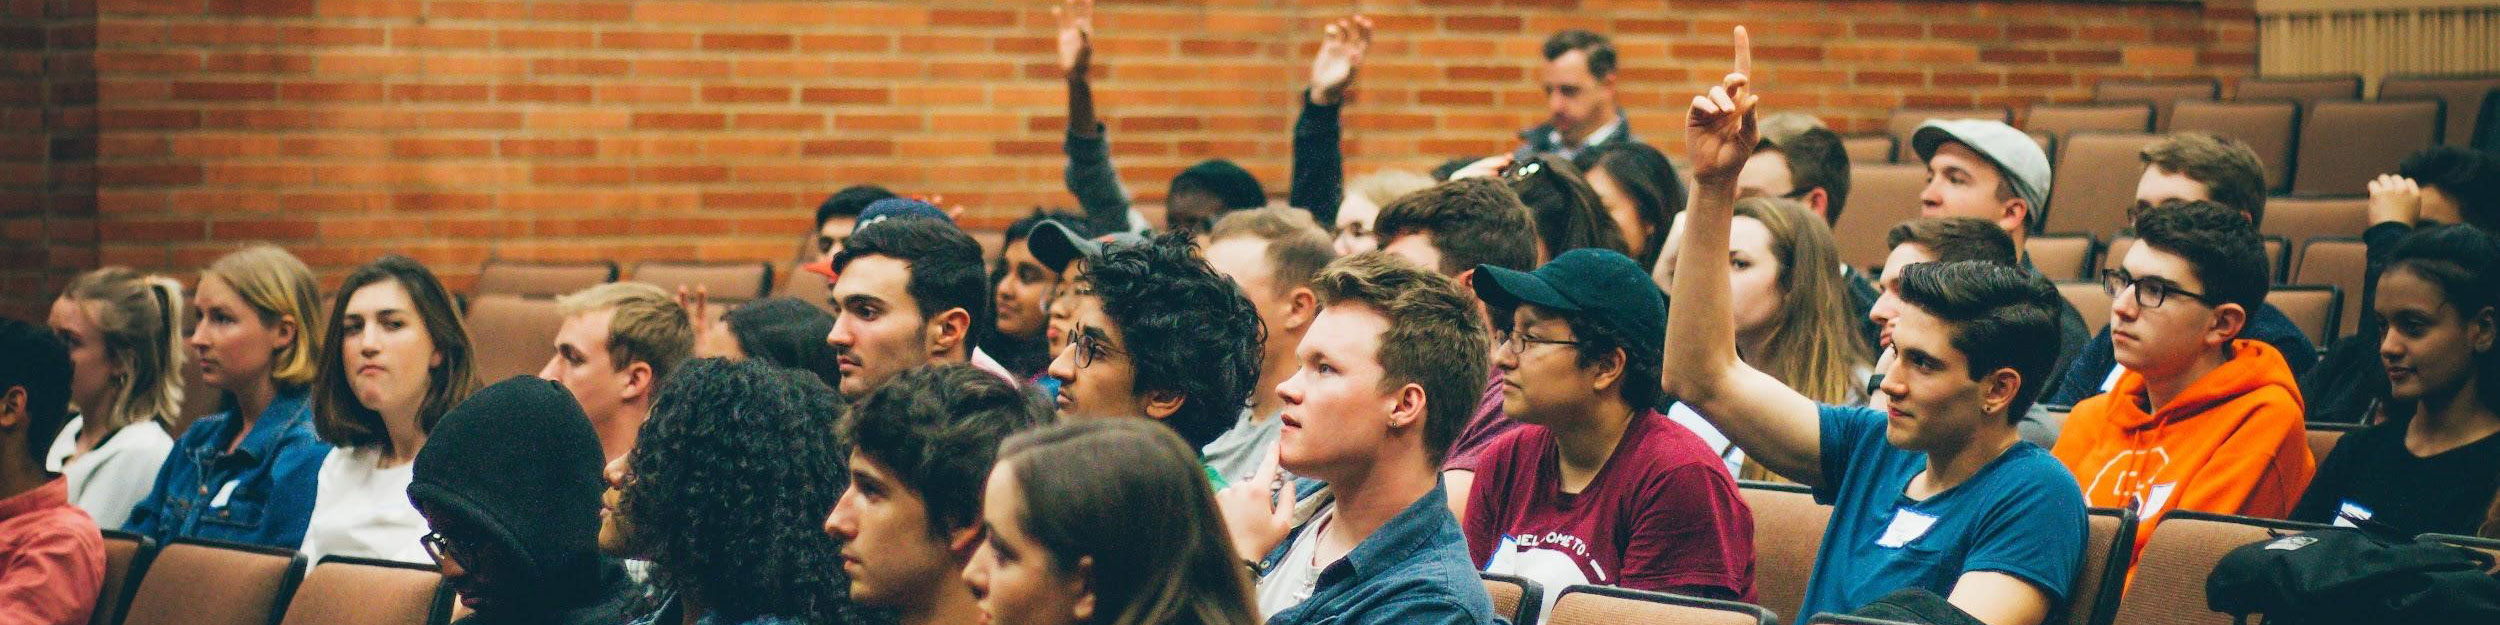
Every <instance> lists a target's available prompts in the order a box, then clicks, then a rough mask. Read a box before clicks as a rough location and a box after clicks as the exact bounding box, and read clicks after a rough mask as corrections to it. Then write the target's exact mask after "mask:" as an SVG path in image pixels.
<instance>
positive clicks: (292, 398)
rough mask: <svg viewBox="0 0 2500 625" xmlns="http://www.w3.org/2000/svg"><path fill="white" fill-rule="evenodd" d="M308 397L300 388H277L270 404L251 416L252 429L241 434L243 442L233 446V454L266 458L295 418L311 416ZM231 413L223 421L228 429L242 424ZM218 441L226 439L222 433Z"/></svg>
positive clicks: (237, 417)
mask: <svg viewBox="0 0 2500 625" xmlns="http://www.w3.org/2000/svg"><path fill="white" fill-rule="evenodd" d="M309 400H310V396H309V394H307V393H306V392H304V391H302V390H283V389H282V390H279V391H278V394H277V396H275V397H272V398H270V400H269V406H268V407H266V408H262V409H261V410H260V414H258V415H254V416H253V417H252V432H251V433H250V434H247V435H245V436H244V437H243V444H241V445H237V446H235V449H234V451H235V453H237V454H245V455H248V456H249V457H251V458H253V459H255V460H257V459H260V458H266V457H268V456H269V450H270V448H273V447H276V446H277V445H278V441H279V439H280V438H282V437H284V436H286V431H287V430H289V429H293V428H292V426H294V425H295V423H296V422H297V421H300V420H309V419H311V418H312V410H311V407H312V404H311V402H310V401H309ZM231 416H232V417H234V418H233V419H232V420H230V421H228V422H227V423H226V427H227V428H229V430H228V431H229V432H231V431H232V429H231V428H238V427H243V415H241V414H232V415H231ZM221 434H223V433H221ZM218 440H225V436H219V437H218Z"/></svg>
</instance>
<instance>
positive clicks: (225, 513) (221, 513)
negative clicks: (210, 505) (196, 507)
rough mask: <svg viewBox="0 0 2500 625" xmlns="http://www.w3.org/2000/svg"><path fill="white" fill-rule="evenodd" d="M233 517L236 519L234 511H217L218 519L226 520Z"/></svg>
mask: <svg viewBox="0 0 2500 625" xmlns="http://www.w3.org/2000/svg"><path fill="white" fill-rule="evenodd" d="M232 517H234V511H232V510H219V511H217V518H220V519H225V518H232Z"/></svg>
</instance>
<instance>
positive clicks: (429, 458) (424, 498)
mask: <svg viewBox="0 0 2500 625" xmlns="http://www.w3.org/2000/svg"><path fill="white" fill-rule="evenodd" d="M604 465H605V455H604V454H603V453H602V452H601V451H600V448H599V436H598V434H597V433H596V432H593V431H592V430H591V429H590V417H588V416H585V415H584V414H582V407H581V404H579V403H576V402H575V401H574V400H573V395H572V394H570V393H567V392H565V390H564V387H562V386H558V385H556V383H555V382H551V381H548V380H541V379H538V378H533V377H526V376H514V377H513V378H511V379H508V380H504V381H502V382H497V383H495V385H494V386H489V387H486V388H485V389H482V390H479V391H478V392H477V393H476V394H474V395H470V396H469V399H468V400H467V401H463V402H460V405H458V406H454V407H452V409H451V412H450V413H448V414H445V415H443V419H442V421H440V422H437V423H435V425H434V431H433V433H432V434H430V435H428V436H427V437H426V441H425V448H424V449H423V450H421V451H418V452H417V461H416V464H415V466H414V467H413V468H412V469H410V472H411V473H412V474H413V476H412V478H411V480H410V481H409V484H408V500H409V501H410V502H413V503H415V504H416V505H417V506H418V507H419V508H421V509H424V510H425V511H427V512H428V513H429V514H432V515H441V516H447V517H452V518H457V519H461V520H463V521H466V522H467V523H469V524H471V525H472V526H474V528H475V529H477V530H479V531H481V532H483V533H484V534H486V535H487V536H490V537H492V538H493V540H494V541H495V542H496V543H498V544H500V545H501V546H502V548H503V552H504V553H505V554H509V555H510V556H511V557H512V558H514V559H515V561H514V562H513V563H512V564H513V565H514V566H515V567H516V569H517V570H515V571H511V572H504V571H497V572H495V573H496V574H497V575H500V576H503V577H504V578H505V579H509V580H512V583H513V586H515V587H518V588H534V589H546V590H559V589H568V588H573V587H578V586H579V585H581V584H586V583H589V582H591V581H594V578H595V577H596V575H595V574H594V568H593V567H595V566H596V565H597V563H598V562H599V560H598V557H599V554H598V549H599V544H598V543H599V496H600V494H601V492H602V491H604V490H605V489H606V488H607V485H606V481H605V479H604V478H602V477H601V475H600V473H601V471H602V470H603V469H604V468H605V466H604ZM541 592H543V590H542V591H541ZM533 594H536V593H533ZM550 594H552V595H556V596H561V595H564V594H569V593H562V592H558V593H550ZM543 598H547V599H555V598H556V597H553V596H551V597H543Z"/></svg>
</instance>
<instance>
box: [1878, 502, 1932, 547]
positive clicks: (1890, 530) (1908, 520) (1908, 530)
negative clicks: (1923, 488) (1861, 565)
mask: <svg viewBox="0 0 2500 625" xmlns="http://www.w3.org/2000/svg"><path fill="white" fill-rule="evenodd" d="M1935 527H1936V517H1935V516H1933V515H1927V514H1920V513H1918V512H1915V511H1912V510H1910V509H1908V508H1902V509H1898V510H1894V511H1893V513H1892V525H1890V526H1886V527H1885V528H1884V535H1883V536H1880V537H1877V538H1876V539H1875V546H1877V547H1883V548H1886V549H1899V548H1901V546H1902V545H1907V544H1910V541H1913V540H1918V538H1919V537H1920V536H1926V535H1927V530H1930V529H1934V528H1935Z"/></svg>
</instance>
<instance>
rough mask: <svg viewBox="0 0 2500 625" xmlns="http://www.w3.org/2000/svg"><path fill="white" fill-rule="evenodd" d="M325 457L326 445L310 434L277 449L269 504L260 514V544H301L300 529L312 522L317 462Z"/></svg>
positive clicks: (317, 485)
mask: <svg viewBox="0 0 2500 625" xmlns="http://www.w3.org/2000/svg"><path fill="white" fill-rule="evenodd" d="M329 456H330V446H329V445H324V444H321V442H320V441H317V440H314V439H313V438H312V437H310V436H306V437H304V439H303V440H302V441H300V442H297V443H296V444H293V445H289V446H288V447H287V449H286V451H283V452H280V456H279V458H278V463H277V466H276V467H275V469H274V471H275V474H274V475H271V476H270V479H271V491H270V493H269V507H268V508H267V510H266V511H264V512H263V513H262V515H263V516H262V517H261V519H262V521H261V522H262V523H263V526H262V527H261V532H262V533H263V538H265V540H262V541H259V542H260V543H261V544H267V545H301V544H304V530H305V528H307V527H309V526H310V525H311V524H312V511H313V501H314V500H315V499H318V498H319V497H320V488H321V464H322V462H323V461H324V460H327V459H328V458H329Z"/></svg>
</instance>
